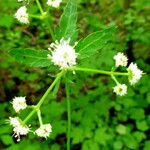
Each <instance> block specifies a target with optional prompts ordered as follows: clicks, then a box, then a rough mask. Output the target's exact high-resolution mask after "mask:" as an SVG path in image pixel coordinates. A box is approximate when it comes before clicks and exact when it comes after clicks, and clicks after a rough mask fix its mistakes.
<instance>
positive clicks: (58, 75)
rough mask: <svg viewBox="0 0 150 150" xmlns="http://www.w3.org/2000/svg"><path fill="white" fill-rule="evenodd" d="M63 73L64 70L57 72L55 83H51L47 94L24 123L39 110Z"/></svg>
mask: <svg viewBox="0 0 150 150" xmlns="http://www.w3.org/2000/svg"><path fill="white" fill-rule="evenodd" d="M63 73H64V71H63V70H62V71H61V72H60V73H59V74H57V77H56V78H55V80H54V81H53V83H52V84H51V85H50V87H49V88H48V89H47V91H46V92H45V94H44V95H43V96H42V98H41V99H40V101H39V102H38V104H37V105H36V106H35V108H34V109H33V110H32V111H31V112H30V113H29V115H28V116H27V117H26V118H25V120H24V121H23V122H24V123H26V122H27V121H28V120H29V119H30V118H31V117H32V116H33V115H34V113H36V111H38V110H39V108H40V106H41V105H42V104H43V102H44V100H45V99H46V97H47V96H48V94H49V93H50V91H51V90H52V89H53V87H54V86H55V84H56V83H57V82H58V81H59V80H60V78H61V77H62V75H63Z"/></svg>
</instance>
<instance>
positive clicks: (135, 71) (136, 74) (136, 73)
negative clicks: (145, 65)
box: [127, 63, 143, 85]
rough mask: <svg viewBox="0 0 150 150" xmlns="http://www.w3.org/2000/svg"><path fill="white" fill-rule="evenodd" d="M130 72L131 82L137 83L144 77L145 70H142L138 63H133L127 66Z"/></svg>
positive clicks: (132, 83)
mask: <svg viewBox="0 0 150 150" xmlns="http://www.w3.org/2000/svg"><path fill="white" fill-rule="evenodd" d="M127 70H128V73H129V82H130V84H131V85H134V84H136V83H137V82H138V81H139V80H140V78H141V77H142V74H143V71H142V70H140V69H139V68H138V67H137V65H136V64H134V63H131V64H130V65H129V67H128V68H127Z"/></svg>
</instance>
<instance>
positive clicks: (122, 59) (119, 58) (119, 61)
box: [114, 52, 128, 67]
mask: <svg viewBox="0 0 150 150" xmlns="http://www.w3.org/2000/svg"><path fill="white" fill-rule="evenodd" d="M114 60H115V63H116V64H115V65H116V67H119V66H124V67H126V66H127V63H128V58H127V57H126V56H125V55H124V54H123V53H120V52H119V53H117V55H115V56H114Z"/></svg>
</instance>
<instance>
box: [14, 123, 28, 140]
mask: <svg viewBox="0 0 150 150" xmlns="http://www.w3.org/2000/svg"><path fill="white" fill-rule="evenodd" d="M13 131H14V134H13V136H14V137H15V138H17V141H18V142H19V141H20V135H27V134H28V132H29V131H30V129H29V127H28V126H26V125H22V124H20V125H17V126H15V127H14V128H13Z"/></svg>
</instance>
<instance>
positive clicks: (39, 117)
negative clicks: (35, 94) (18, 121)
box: [37, 109, 43, 125]
mask: <svg viewBox="0 0 150 150" xmlns="http://www.w3.org/2000/svg"><path fill="white" fill-rule="evenodd" d="M37 115H38V119H39V123H40V125H42V124H43V122H42V117H41V111H40V109H39V110H38V111H37Z"/></svg>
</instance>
